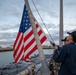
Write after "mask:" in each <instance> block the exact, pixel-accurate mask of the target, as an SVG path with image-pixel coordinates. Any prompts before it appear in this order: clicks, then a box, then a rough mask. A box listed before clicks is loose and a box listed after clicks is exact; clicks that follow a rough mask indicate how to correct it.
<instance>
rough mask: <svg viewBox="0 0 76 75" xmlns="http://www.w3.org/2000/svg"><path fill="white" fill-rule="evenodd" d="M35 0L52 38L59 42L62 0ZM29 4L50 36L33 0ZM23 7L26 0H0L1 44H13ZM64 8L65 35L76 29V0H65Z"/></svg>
mask: <svg viewBox="0 0 76 75" xmlns="http://www.w3.org/2000/svg"><path fill="white" fill-rule="evenodd" d="M33 1H34V3H35V5H36V7H37V9H38V11H39V13H40V15H41V17H42V19H43V21H44V23H45V25H46V27H47V28H48V30H49V32H50V34H51V36H52V38H53V39H54V41H55V42H57V43H58V40H59V16H60V15H59V13H60V12H59V9H60V7H59V6H60V0H40V1H39V0H33ZM29 4H30V7H31V10H32V13H33V14H34V16H35V18H36V19H37V21H38V22H39V24H40V25H41V27H42V28H43V29H44V31H45V33H46V35H47V36H48V37H49V35H48V32H47V31H46V30H45V27H44V25H43V22H42V21H41V19H40V17H39V15H38V13H37V11H36V9H35V7H34V5H33V2H32V0H29ZM23 7H24V0H0V45H13V42H14V40H15V38H16V35H17V32H18V30H19V26H20V22H21V17H22V12H23ZM63 9H64V10H63V14H64V15H63V16H64V21H63V22H64V37H65V36H66V32H67V31H73V30H76V0H63ZM49 38H50V37H49ZM50 39H51V38H50ZM47 43H48V42H47ZM48 44H49V43H48Z"/></svg>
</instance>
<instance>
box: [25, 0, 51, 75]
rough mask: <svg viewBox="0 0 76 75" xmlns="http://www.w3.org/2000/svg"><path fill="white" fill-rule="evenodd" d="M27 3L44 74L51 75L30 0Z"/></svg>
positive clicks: (26, 0)
mask: <svg viewBox="0 0 76 75" xmlns="http://www.w3.org/2000/svg"><path fill="white" fill-rule="evenodd" d="M25 4H26V7H27V10H28V15H29V17H30V22H31V25H32V29H33V33H34V36H35V40H36V44H37V47H38V51H39V56H40V59H41V61H42V74H43V75H50V71H49V69H48V67H47V64H46V61H45V56H44V53H43V50H42V45H41V43H40V40H39V36H38V33H37V29H36V26H35V22H34V16H33V14H32V12H31V10H30V6H29V3H28V0H25Z"/></svg>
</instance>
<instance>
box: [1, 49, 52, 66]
mask: <svg viewBox="0 0 76 75" xmlns="http://www.w3.org/2000/svg"><path fill="white" fill-rule="evenodd" d="M43 52H44V54H49V55H51V54H52V53H53V50H51V49H44V50H43ZM34 54H39V53H38V50H36V51H35V52H34V53H33V54H32V55H31V56H34ZM12 62H14V59H13V51H7V52H0V67H1V66H5V65H8V64H9V63H12Z"/></svg>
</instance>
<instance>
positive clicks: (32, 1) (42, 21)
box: [32, 0, 54, 42]
mask: <svg viewBox="0 0 76 75" xmlns="http://www.w3.org/2000/svg"><path fill="white" fill-rule="evenodd" d="M32 3H33V5H34V7H35V9H36V11H37V13H38V15H39V17H40V19H41V21H42V22H43V25H44V26H45V28H46V30H47V32H48V34H49V36H50V37H51V39H52V41H53V42H54V40H53V38H52V36H51V34H50V32H49V30H48V29H47V27H46V24H45V23H44V21H43V19H42V17H41V15H40V13H39V11H38V9H37V7H36V5H35V3H34V1H33V0H32ZM49 41H50V39H49Z"/></svg>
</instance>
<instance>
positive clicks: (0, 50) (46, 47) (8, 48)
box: [0, 46, 54, 52]
mask: <svg viewBox="0 0 76 75" xmlns="http://www.w3.org/2000/svg"><path fill="white" fill-rule="evenodd" d="M42 48H43V49H54V48H52V47H48V46H43V47H42ZM6 51H13V48H12V47H6V48H0V52H6Z"/></svg>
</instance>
